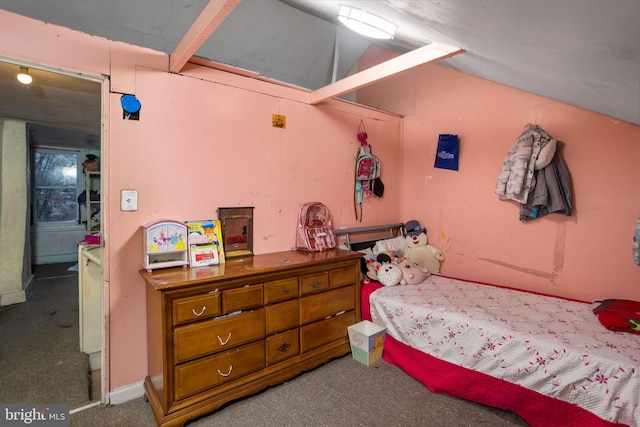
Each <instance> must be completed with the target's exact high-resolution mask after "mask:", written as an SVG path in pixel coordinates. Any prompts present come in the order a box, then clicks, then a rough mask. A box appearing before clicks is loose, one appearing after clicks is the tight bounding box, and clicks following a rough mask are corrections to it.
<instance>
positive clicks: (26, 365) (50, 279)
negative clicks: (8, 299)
mask: <svg viewBox="0 0 640 427" xmlns="http://www.w3.org/2000/svg"><path fill="white" fill-rule="evenodd" d="M73 264H74V263H66V264H55V265H49V266H38V267H37V268H36V269H35V270H34V272H35V274H36V280H35V283H34V284H32V285H31V286H30V287H29V289H28V290H27V291H28V292H27V293H28V295H27V301H26V302H24V303H22V304H13V305H9V306H6V307H0V337H2V343H1V345H0V367H1V369H0V402H2V403H26V404H28V403H33V404H68V405H70V408H75V407H79V406H83V405H85V404H86V403H87V402H88V401H89V358H88V356H87V355H86V354H84V353H81V352H80V350H79V332H78V331H79V329H78V328H79V327H78V275H77V273H75V272H70V271H68V270H67V269H68V268H69V266H71V265H73Z"/></svg>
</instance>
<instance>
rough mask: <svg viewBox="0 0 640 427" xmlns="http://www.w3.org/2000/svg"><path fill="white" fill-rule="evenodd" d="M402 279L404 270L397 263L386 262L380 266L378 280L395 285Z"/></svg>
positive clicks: (386, 284)
mask: <svg viewBox="0 0 640 427" xmlns="http://www.w3.org/2000/svg"><path fill="white" fill-rule="evenodd" d="M401 280H402V270H400V267H398V265H397V264H394V263H392V262H385V263H382V264H380V267H379V268H378V281H379V282H380V283H381V284H383V285H384V286H395V285H398V284H400V281H401Z"/></svg>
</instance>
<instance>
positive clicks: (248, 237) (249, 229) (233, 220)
mask: <svg viewBox="0 0 640 427" xmlns="http://www.w3.org/2000/svg"><path fill="white" fill-rule="evenodd" d="M218 219H219V220H220V225H221V227H222V242H223V246H224V255H225V258H234V257H245V256H253V207H252V206H244V207H233V208H231V207H225V208H218Z"/></svg>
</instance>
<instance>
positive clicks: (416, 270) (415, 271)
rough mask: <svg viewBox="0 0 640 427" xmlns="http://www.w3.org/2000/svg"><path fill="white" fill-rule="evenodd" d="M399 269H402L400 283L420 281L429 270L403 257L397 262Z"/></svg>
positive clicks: (413, 283) (410, 283)
mask: <svg viewBox="0 0 640 427" xmlns="http://www.w3.org/2000/svg"><path fill="white" fill-rule="evenodd" d="M398 267H400V270H401V271H402V280H400V284H401V285H415V284H417V283H422V282H423V281H424V279H426V278H427V277H428V276H429V270H427V269H426V268H424V267H420V266H419V265H418V264H416V263H415V262H412V261H409V260H408V259H403V260H402V262H401V263H400V264H398Z"/></svg>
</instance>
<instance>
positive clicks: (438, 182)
mask: <svg viewBox="0 0 640 427" xmlns="http://www.w3.org/2000/svg"><path fill="white" fill-rule="evenodd" d="M0 37H1V38H2V39H4V40H13V42H12V43H5V44H3V45H1V46H0V56H4V57H7V58H14V59H17V60H21V61H27V62H30V63H36V64H43V65H44V66H46V67H51V68H60V69H64V70H72V71H77V72H80V73H84V74H87V75H90V76H96V77H99V76H100V75H102V74H105V75H109V76H110V80H109V82H108V84H110V87H111V89H112V90H113V91H114V93H108V92H107V90H105V100H104V101H105V117H104V122H105V131H104V150H103V153H102V159H103V162H104V163H103V173H104V179H103V185H104V189H103V194H106V195H107V200H106V201H105V205H106V206H105V207H106V209H105V219H106V224H105V241H106V247H105V257H106V260H105V266H106V267H105V268H106V270H105V287H106V288H105V296H106V298H107V307H106V308H107V314H106V315H107V332H108V358H109V364H110V373H109V378H108V380H109V390H114V389H117V388H119V387H122V386H126V385H128V384H132V383H135V382H137V381H141V380H142V379H143V378H144V376H145V375H146V373H147V367H146V320H145V298H144V285H143V283H142V280H141V278H140V276H139V275H138V272H137V271H138V270H139V268H140V266H141V257H142V240H141V232H140V225H141V224H144V223H146V222H148V221H150V220H152V219H158V218H172V219H177V220H187V219H203V218H207V217H212V216H214V215H215V209H216V208H217V207H221V206H245V205H251V206H255V227H254V234H255V237H254V240H255V242H254V247H255V252H256V253H264V252H271V251H279V250H288V249H289V248H290V247H291V246H292V244H293V242H294V232H295V223H296V218H297V210H298V206H299V205H300V204H301V203H303V202H305V201H310V200H315V199H318V200H321V201H323V202H324V203H326V204H327V205H328V206H329V208H330V209H331V211H332V213H333V215H334V217H335V226H336V227H341V226H347V227H349V226H356V225H370V224H379V223H387V222H397V221H404V220H407V219H412V218H416V219H419V220H420V221H421V222H422V223H423V225H425V226H426V227H428V229H429V237H430V240H431V243H433V244H434V245H436V246H438V247H440V248H441V249H442V250H443V251H444V252H445V256H446V258H447V259H446V261H445V264H444V267H443V273H444V274H449V275H452V276H458V277H464V278H470V279H475V280H480V281H486V282H492V283H497V284H503V285H510V286H519V287H522V288H526V289H531V290H536V291H540V292H545V293H552V294H558V295H564V296H569V297H574V298H579V299H585V300H590V299H594V298H602V297H613V296H616V297H629V298H634V299H640V287H638V284H639V283H640V268H638V267H637V266H636V265H635V264H633V262H632V259H631V237H632V231H633V227H634V225H635V219H636V218H637V215H638V213H640V206H639V205H638V203H639V200H640V197H639V196H640V194H639V193H640V186H639V185H638V183H640V178H638V177H639V176H640V175H639V172H640V171H639V170H638V169H639V166H638V165H640V148H639V145H640V143H639V141H640V130H639V128H638V127H637V126H633V125H630V124H628V123H624V122H619V121H616V120H613V119H611V118H608V117H603V116H599V115H596V114H593V113H589V112H586V111H583V110H579V109H576V108H573V107H569V106H566V105H563V104H560V103H556V102H553V101H550V100H548V99H545V98H541V97H536V96H534V95H530V94H526V93H523V92H519V91H516V90H513V89H510V88H507V87H504V86H500V85H496V84H493V83H490V82H487V81H484V80H481V79H476V78H473V77H469V76H466V75H464V74H461V73H458V72H455V71H451V70H447V69H445V68H442V67H439V66H425V67H421V68H420V69H418V70H417V71H414V72H409V73H407V74H406V76H407V78H409V79H411V82H410V83H408V84H411V85H415V88H416V93H415V99H409V100H404V99H403V100H399V102H400V104H401V105H404V106H406V107H408V109H409V110H411V111H412V112H413V111H415V113H414V114H411V115H409V116H407V117H406V118H405V119H404V120H402V119H400V118H398V117H395V116H391V115H388V114H384V113H380V112H375V111H372V110H367V109H364V108H360V107H357V106H353V105H351V104H347V103H343V102H338V101H332V102H328V103H325V104H322V105H320V106H318V107H313V106H309V105H307V104H306V103H304V102H303V99H304V96H302V94H301V93H300V92H299V91H295V90H292V89H288V88H286V87H282V86H278V85H273V84H269V83H266V82H261V81H257V80H250V79H246V78H240V77H238V76H233V75H229V74H225V73H222V72H219V71H214V70H208V69H202V68H190V69H189V70H188V72H187V73H186V74H189V76H186V75H174V74H168V73H166V72H164V69H166V67H167V63H168V61H167V57H166V55H164V54H161V53H158V52H154V51H150V50H147V49H140V48H136V47H133V46H127V45H123V44H120V43H113V42H109V41H106V40H104V39H100V38H98V37H92V36H88V35H86V34H81V33H77V32H74V31H70V30H66V29H63V28H60V27H55V26H52V25H48V24H44V23H42V22H38V21H32V20H29V19H26V18H22V17H19V16H17V15H13V14H10V13H7V12H4V11H0ZM156 70H159V71H156ZM105 88H106V89H108V88H109V86H105ZM119 92H128V93H135V94H136V95H137V96H138V98H139V99H140V100H141V102H142V110H141V119H140V121H127V120H122V111H121V109H120V106H119V98H120V93H119ZM278 112H280V114H284V115H286V116H287V128H286V129H275V128H272V127H271V122H270V120H271V114H273V113H278ZM361 118H362V119H364V122H365V126H366V130H367V132H368V134H369V142H370V143H371V144H373V146H374V147H375V151H376V154H378V155H379V156H380V157H381V159H382V171H383V172H382V178H383V180H384V182H385V196H384V198H383V199H373V200H369V201H367V202H365V206H364V221H363V223H362V224H359V223H357V222H356V221H355V219H354V214H353V205H352V197H353V175H352V174H353V154H354V152H355V150H356V132H357V129H358V124H359V122H360V119H361ZM527 122H533V123H537V124H539V125H541V126H542V127H543V128H544V129H545V130H547V131H548V132H549V133H551V134H552V135H553V136H555V137H557V138H558V139H561V140H563V141H565V142H566V143H567V146H566V148H565V150H564V157H565V160H566V161H567V164H568V166H569V169H570V171H571V173H572V176H573V179H574V190H575V193H574V194H575V200H576V209H575V211H574V215H573V216H571V217H568V218H566V217H560V216H552V217H548V218H544V219H542V220H540V221H539V222H535V223H531V224H521V223H520V222H519V221H518V219H517V215H518V214H517V210H518V209H517V206H515V205H514V204H512V203H509V202H501V201H499V200H498V198H497V196H496V195H495V194H493V187H494V185H495V179H496V176H497V173H498V170H499V168H500V165H501V163H502V160H503V158H504V155H505V153H506V152H507V150H508V148H509V146H510V145H511V143H512V142H513V141H514V140H515V138H516V137H517V136H518V135H519V133H520V131H521V130H522V127H523V126H524V124H525V123H527ZM403 129H404V130H403ZM439 133H457V134H458V135H460V137H461V140H462V147H463V148H462V160H461V170H460V171H459V172H452V171H444V170H438V169H434V168H433V167H432V164H433V158H434V155H435V143H436V140H437V135H438V134H439ZM612 153H617V154H615V156H616V157H615V159H614V158H613V155H614V154H612ZM607 159H611V160H607ZM123 189H137V190H138V192H139V210H138V211H137V212H120V209H119V205H120V204H119V198H120V191H121V190H123Z"/></svg>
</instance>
